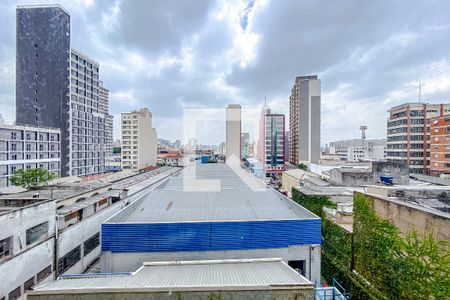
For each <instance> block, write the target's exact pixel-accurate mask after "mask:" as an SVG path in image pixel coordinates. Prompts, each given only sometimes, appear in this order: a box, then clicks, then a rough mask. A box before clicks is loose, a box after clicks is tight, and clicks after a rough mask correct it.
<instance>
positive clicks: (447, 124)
mask: <svg viewBox="0 0 450 300" xmlns="http://www.w3.org/2000/svg"><path fill="white" fill-rule="evenodd" d="M441 108H442V109H444V107H443V106H442V107H441ZM430 175H431V176H441V175H446V176H450V113H447V114H444V112H443V111H441V116H439V117H434V118H431V119H430Z"/></svg>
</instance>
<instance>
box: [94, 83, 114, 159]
mask: <svg viewBox="0 0 450 300" xmlns="http://www.w3.org/2000/svg"><path fill="white" fill-rule="evenodd" d="M98 99H99V102H98V106H99V112H100V113H102V114H103V115H105V152H106V156H111V155H112V154H113V153H112V152H113V147H114V117H113V115H110V114H109V90H108V89H107V88H105V87H104V86H103V81H99V85H98Z"/></svg>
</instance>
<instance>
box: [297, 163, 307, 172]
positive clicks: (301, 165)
mask: <svg viewBox="0 0 450 300" xmlns="http://www.w3.org/2000/svg"><path fill="white" fill-rule="evenodd" d="M297 167H298V168H299V169H301V170H303V171H308V166H307V165H305V164H304V163H299V164H298V166H297Z"/></svg>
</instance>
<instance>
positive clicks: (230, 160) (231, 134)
mask: <svg viewBox="0 0 450 300" xmlns="http://www.w3.org/2000/svg"><path fill="white" fill-rule="evenodd" d="M226 154H227V155H226V162H227V164H233V165H239V164H240V161H241V105H239V104H229V105H228V107H227V109H226Z"/></svg>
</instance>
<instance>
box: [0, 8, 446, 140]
mask: <svg viewBox="0 0 450 300" xmlns="http://www.w3.org/2000/svg"><path fill="white" fill-rule="evenodd" d="M48 2H50V3H60V4H62V5H63V6H64V7H65V8H66V9H67V10H68V11H69V12H70V14H71V20H72V33H71V34H72V46H73V47H75V48H77V49H79V50H82V51H83V52H86V53H88V54H89V55H91V56H92V57H94V58H95V59H97V60H98V61H99V62H100V73H101V74H100V76H101V78H102V79H103V81H104V82H105V86H106V87H107V88H109V89H110V95H111V96H110V101H111V102H110V110H111V112H112V113H113V114H114V116H115V118H116V121H117V120H118V118H119V116H120V112H123V111H130V110H132V109H137V108H140V107H148V108H149V109H150V110H151V111H152V112H153V116H154V127H156V128H157V131H158V136H159V137H162V138H166V139H172V140H174V139H177V138H181V137H182V132H183V129H182V116H183V109H184V108H222V107H225V106H226V105H227V104H228V103H241V105H243V107H246V108H249V109H254V108H260V107H261V106H262V105H263V103H264V97H265V96H266V97H267V102H268V104H269V106H270V107H271V108H272V111H274V112H278V113H286V114H288V103H289V95H290V90H291V87H292V85H293V82H294V78H295V76H297V75H308V74H317V75H318V76H319V77H320V79H321V80H322V144H325V143H328V142H330V141H332V140H337V139H343V138H355V137H358V136H359V130H358V128H359V126H360V125H362V124H364V125H367V126H368V127H369V130H368V137H369V138H384V137H385V130H386V124H385V123H386V117H387V113H386V110H387V109H389V107H392V106H394V105H397V104H401V103H403V102H414V101H417V100H418V82H419V80H420V81H422V99H423V100H424V101H427V102H430V103H437V102H450V100H449V99H450V9H449V7H450V6H449V2H448V1H446V0H443V1H432V0H430V1H384V0H383V1H360V0H354V1H347V0H341V1H325V0H324V1H318V0H289V1H288V0H276V1H275V0H273V1H269V0H256V1H253V0H237V1H230V0H226V1H225V0H224V1H203V0H192V1H183V0H165V1H162V0H161V1H147V0H128V1H127V0H68V1H58V2H54V1H48ZM32 3H42V1H41V2H37V1H31V0H30V1H26V2H25V1H10V0H6V1H5V0H2V1H1V2H0V20H1V24H2V26H1V27H0V41H1V42H0V112H1V113H2V114H3V116H4V118H5V119H6V120H7V121H9V122H12V121H14V68H15V57H14V55H15V54H14V53H15V50H14V44H15V42H14V41H15V7H16V5H17V4H32ZM245 117H246V116H245V115H244V118H245ZM249 118H250V117H249ZM118 124H119V123H118V122H116V125H117V126H115V127H116V128H115V134H116V137H118V135H119V134H118V132H119V131H118ZM249 130H250V129H249ZM201 131H202V132H201V133H199V135H200V136H201V138H200V140H199V142H200V143H219V142H220V141H223V140H224V139H225V138H224V136H225V135H224V132H223V124H222V122H209V124H206V125H205V126H202V130H201Z"/></svg>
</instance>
